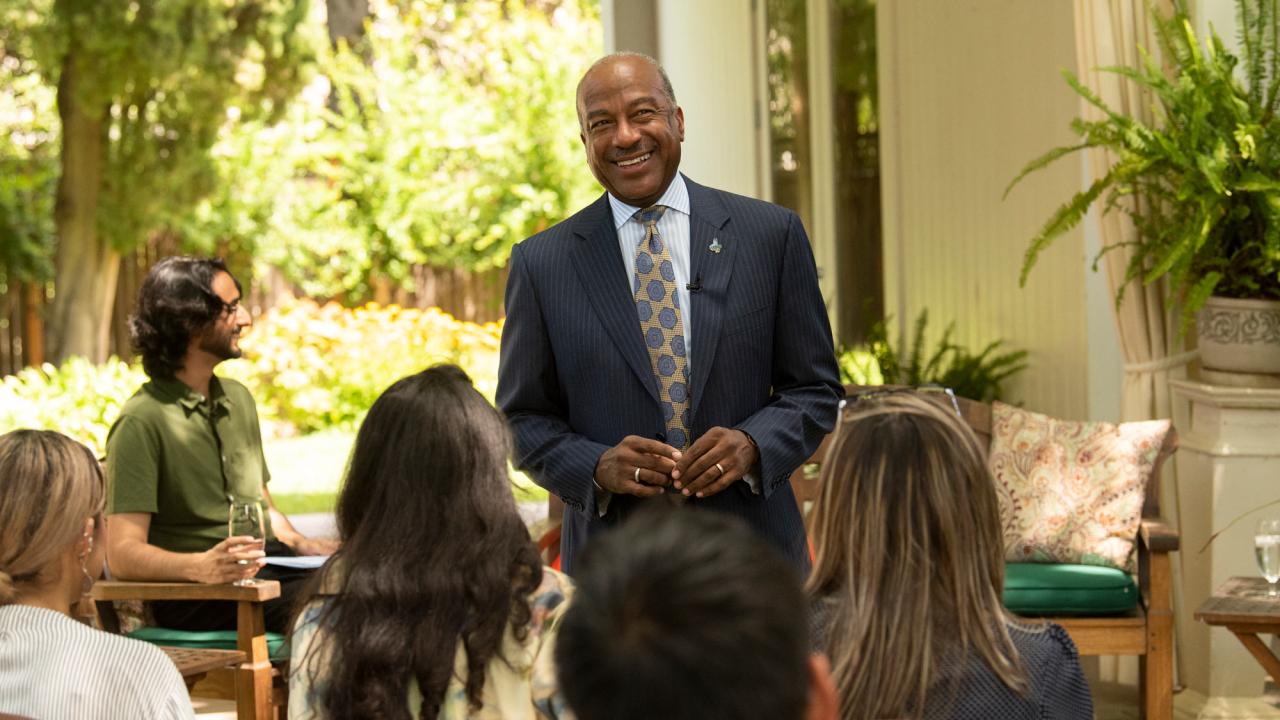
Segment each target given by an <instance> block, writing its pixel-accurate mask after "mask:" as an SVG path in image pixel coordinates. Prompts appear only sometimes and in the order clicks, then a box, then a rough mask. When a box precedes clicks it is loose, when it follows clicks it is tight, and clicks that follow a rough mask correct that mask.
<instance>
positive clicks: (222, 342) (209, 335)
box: [200, 330, 244, 360]
mask: <svg viewBox="0 0 1280 720" xmlns="http://www.w3.org/2000/svg"><path fill="white" fill-rule="evenodd" d="M235 338H236V334H235V331H233V330H221V331H212V332H206V333H205V334H204V337H203V338H201V339H200V349H201V350H203V351H205V352H207V353H209V354H210V355H212V356H214V357H216V358H218V359H219V360H233V359H235V358H238V357H241V356H242V355H244V352H243V351H241V350H240V347H239V346H238V345H236V344H235Z"/></svg>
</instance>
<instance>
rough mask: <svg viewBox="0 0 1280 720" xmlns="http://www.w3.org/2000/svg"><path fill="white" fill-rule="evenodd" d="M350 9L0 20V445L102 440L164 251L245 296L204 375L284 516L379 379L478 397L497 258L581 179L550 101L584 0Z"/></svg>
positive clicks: (577, 33)
mask: <svg viewBox="0 0 1280 720" xmlns="http://www.w3.org/2000/svg"><path fill="white" fill-rule="evenodd" d="M365 5H366V4H365V3H363V2H350V1H342V0H330V1H329V2H310V3H308V2H304V1H302V0H267V1H264V2H260V3H254V4H244V5H240V6H236V5H234V4H229V3H225V2H219V1H217V0H170V1H167V2H164V3H132V4H129V5H127V6H122V5H120V4H117V3H54V2H53V1H52V0H19V1H18V2H10V3H6V4H5V5H4V7H3V9H0V136H2V137H3V138H4V141H3V142H0V375H5V377H3V379H2V380H0V432H4V431H7V430H10V429H13V428H16V427H49V428H55V429H59V430H62V431H64V432H67V433H69V434H72V435H74V436H76V437H77V438H78V439H80V440H82V441H84V442H86V443H87V444H89V445H90V446H91V447H93V448H94V449H95V450H97V451H99V452H101V451H102V449H103V445H104V442H105V439H106V434H107V431H108V429H109V428H110V424H111V422H112V421H113V420H114V418H115V416H116V414H117V413H118V411H119V408H120V406H121V404H122V403H123V402H124V401H125V400H126V399H127V398H128V397H129V396H130V395H131V394H132V393H133V392H134V391H135V390H136V389H137V388H138V387H139V385H141V384H142V383H143V382H145V380H146V378H145V375H144V374H143V373H142V371H141V368H140V367H139V366H138V364H136V362H134V361H133V359H132V354H131V352H130V350H129V348H128V343H127V332H126V330H125V328H126V325H125V323H126V319H127V315H128V312H129V311H130V309H131V304H132V298H133V296H135V295H136V288H137V283H138V281H139V280H140V278H141V277H142V275H144V274H145V271H146V268H147V267H149V266H150V265H151V264H153V263H154V262H155V261H156V260H157V259H159V258H160V257H162V256H164V255H168V254H174V253H197V254H214V255H218V256H221V257H224V258H226V259H227V260H228V262H229V264H230V266H231V268H232V270H233V271H234V272H235V273H236V274H237V275H238V277H239V278H240V279H241V280H242V282H243V283H244V284H245V295H246V299H247V303H248V304H250V305H252V306H253V310H254V319H255V327H254V328H253V329H252V330H251V331H250V333H249V334H248V335H247V336H246V338H245V340H244V343H243V345H244V348H245V351H246V354H245V357H244V359H241V360H235V361H230V362H227V363H225V364H224V365H223V366H221V368H220V369H219V372H220V373H221V374H224V375H226V376H230V377H235V378H237V379H240V380H242V381H243V382H245V383H246V384H247V385H248V386H249V387H250V389H251V391H252V392H253V395H254V397H255V398H256V399H257V401H258V405H259V412H260V413H261V415H262V419H263V427H264V433H265V434H266V435H267V436H268V437H267V441H268V446H267V447H268V450H267V452H268V455H269V458H268V460H269V463H270V466H271V469H272V473H273V481H272V489H273V495H274V496H275V498H276V500H277V502H278V504H279V505H280V506H281V508H282V509H284V510H286V511H288V512H305V511H313V510H326V509H329V508H330V507H331V506H332V501H333V492H334V490H335V489H336V487H337V484H338V482H339V481H340V477H341V473H342V470H343V467H344V465H345V462H346V459H347V454H348V452H349V450H350V445H351V442H352V439H353V437H354V431H355V428H356V427H357V426H358V425H359V422H360V420H361V418H362V417H363V414H364V412H365V411H366V409H367V408H368V407H369V405H370V404H371V403H372V401H373V400H374V398H376V397H377V395H378V394H379V393H380V392H381V390H382V389H384V388H385V387H386V386H387V385H388V384H390V383H391V382H392V381H394V380H395V379H397V378H399V377H402V376H404V375H406V374H408V373H411V372H414V371H416V370H419V369H421V368H423V367H425V366H426V365H429V364H431V363H434V362H441V361H449V362H456V363H458V364H459V365H461V366H462V367H463V368H465V369H466V370H467V371H468V372H469V373H470V374H471V376H472V378H473V379H474V380H475V382H476V385H477V386H478V387H479V388H480V390H481V392H483V393H485V394H486V395H487V396H489V397H490V398H492V396H493V392H494V388H495V384H496V379H497V364H498V339H499V335H500V332H501V327H500V324H499V322H498V320H499V318H500V316H501V291H502V280H503V274H502V268H503V266H505V264H506V261H507V257H508V254H509V252H510V248H511V246H512V245H513V244H514V243H515V242H518V241H519V240H521V239H523V238H524V237H526V236H528V235H530V234H532V233H534V232H537V231H538V230H540V229H542V228H545V227H547V226H549V225H551V224H553V223H555V222H557V221H559V220H560V219H562V218H564V217H566V216H568V215H569V214H570V213H571V212H573V211H574V210H576V209H577V208H578V207H581V206H582V205H584V204H585V203H586V202H588V201H589V200H590V199H591V198H593V197H594V195H595V193H597V192H598V191H599V190H598V186H596V184H595V181H594V180H593V179H592V178H591V176H590V174H589V172H588V170H587V169H586V166H585V163H584V162H583V160H582V154H581V149H580V146H579V144H578V138H577V125H576V120H575V111H574V105H573V88H574V86H575V83H576V81H577V78H578V76H579V75H580V74H581V73H582V72H583V70H585V68H586V67H587V65H589V64H590V62H592V61H593V60H594V59H595V58H596V57H597V56H598V55H599V54H600V52H601V47H602V39H601V27H600V19H599V9H598V6H597V3H596V2H594V1H593V0H545V1H540V2H503V1H500V0H462V1H460V2H459V1H457V0H414V1H413V2H408V1H401V2H396V1H394V0H374V1H373V2H369V3H367V7H365ZM24 368H25V369H24ZM515 480H516V483H517V486H518V487H524V488H525V489H522V490H518V491H517V494H518V496H521V497H523V498H525V499H537V498H540V497H545V494H543V493H542V491H540V490H538V489H536V488H534V487H533V486H532V485H531V484H530V483H528V481H527V480H525V479H524V478H523V476H519V475H516V476H515Z"/></svg>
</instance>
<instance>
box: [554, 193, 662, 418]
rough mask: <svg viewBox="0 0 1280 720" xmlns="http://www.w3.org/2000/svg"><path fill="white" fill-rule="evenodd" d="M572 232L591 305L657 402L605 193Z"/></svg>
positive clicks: (576, 263)
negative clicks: (576, 239)
mask: <svg viewBox="0 0 1280 720" xmlns="http://www.w3.org/2000/svg"><path fill="white" fill-rule="evenodd" d="M574 233H575V234H577V236H578V244H577V247H575V248H574V249H573V252H572V253H571V257H572V258H573V266H574V269H575V270H576V271H577V273H578V279H579V280H580V281H581V282H582V287H583V288H584V289H585V290H586V292H587V297H588V298H589V299H590V301H591V306H592V307H593V308H595V311H596V313H597V314H598V315H599V316H600V322H601V323H603V324H604V327H605V330H606V331H608V333H609V337H610V338H611V339H612V340H613V344H614V345H616V346H617V347H618V352H620V353H622V357H623V358H625V359H626V361H627V364H628V365H630V366H631V369H632V371H634V372H635V374H636V376H637V377H639V378H640V382H641V384H643V385H644V387H645V389H646V390H648V391H649V394H650V395H651V396H652V397H653V400H654V402H657V401H658V387H657V381H656V380H655V379H654V377H653V367H652V365H651V361H650V359H649V351H648V350H646V349H645V347H644V340H643V336H642V333H641V331H640V319H639V317H637V316H636V304H635V297H634V296H632V294H631V293H630V292H628V290H629V288H630V287H631V281H630V280H629V279H628V278H627V271H626V266H625V265H623V263H622V252H621V250H619V249H618V232H617V230H616V229H615V228H614V226H613V213H612V211H611V210H610V208H609V198H608V196H607V195H601V196H600V199H599V200H597V201H596V202H595V203H593V204H592V205H590V206H589V207H588V208H587V209H586V210H584V211H583V213H582V214H581V215H580V216H579V218H578V220H577V224H576V226H575V227H574Z"/></svg>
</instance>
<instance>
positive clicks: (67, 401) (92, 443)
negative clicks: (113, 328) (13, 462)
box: [0, 357, 147, 457]
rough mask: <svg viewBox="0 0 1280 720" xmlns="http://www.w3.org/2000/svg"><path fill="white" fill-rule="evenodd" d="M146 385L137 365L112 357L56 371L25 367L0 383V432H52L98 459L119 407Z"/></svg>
mask: <svg viewBox="0 0 1280 720" xmlns="http://www.w3.org/2000/svg"><path fill="white" fill-rule="evenodd" d="M146 381H147V376H146V374H144V373H143V372H142V368H141V367H140V366H137V365H130V364H128V363H126V362H124V361H123V360H119V359H117V358H111V359H109V360H107V362H105V363H103V364H101V365H94V364H93V363H91V362H89V361H88V360H85V359H84V358H79V357H75V358H71V359H70V360H68V361H66V362H65V363H63V364H62V367H56V368H55V367H54V366H53V365H50V364H48V363H45V364H44V365H42V366H41V367H38V368H34V367H30V368H27V369H25V370H23V371H22V372H20V373H18V374H17V375H9V376H8V377H5V378H0V433H6V432H9V431H10V430H16V429H18V428H40V429H48V430H57V431H58V432H61V433H63V434H66V435H68V436H70V437H73V438H75V439H76V440H79V441H80V442H82V443H84V444H85V445H88V446H89V447H90V448H91V449H92V450H93V451H94V452H95V453H96V454H97V455H98V456H99V457H101V456H102V453H103V450H104V449H105V447H106V443H107V431H108V430H110V429H111V423H112V422H114V421H115V419H116V416H117V415H119V414H120V407H121V406H122V405H124V403H125V401H126V400H128V399H129V398H130V397H131V396H132V395H133V393H134V392H135V391H137V389H138V387H139V386H140V385H142V383H144V382H146Z"/></svg>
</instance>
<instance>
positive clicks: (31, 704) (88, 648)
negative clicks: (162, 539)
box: [0, 430, 194, 720]
mask: <svg viewBox="0 0 1280 720" xmlns="http://www.w3.org/2000/svg"><path fill="white" fill-rule="evenodd" d="M104 494H105V488H104V485H103V479H102V470H101V468H99V466H98V462H97V460H95V459H94V457H93V453H91V452H90V451H89V449H88V448H86V447H85V446H83V445H81V444H80V443H78V442H76V441H75V440H72V439H71V438H68V437H66V436H65V435H61V434H59V433H56V432H52V431H48V430H15V431H13V432H10V433H7V434H5V435H3V436H0V713H4V714H9V715H17V716H19V717H33V718H65V719H67V720H75V719H77V718H86V719H88V718H93V719H94V720H97V719H99V718H106V719H111V718H121V719H122V720H123V719H125V718H130V719H131V718H191V717H194V716H193V713H192V709H191V700H190V698H189V697H188V695H187V689H186V686H185V685H184V684H183V682H182V677H181V676H180V675H179V674H178V670H177V668H175V667H174V665H173V663H172V662H170V661H169V659H168V658H167V657H165V655H164V653H163V652H161V651H160V650H159V649H157V648H155V647H153V646H151V645H148V644H146V643H143V642H139V641H137V640H130V639H128V638H123V637H119V636H116V635H110V634H108V633H104V632H101V631H99V630H95V629H93V628H92V627H90V626H88V625H86V624H84V623H81V622H80V621H78V620H76V619H74V618H73V617H72V614H71V613H72V608H73V607H75V606H76V605H77V604H78V603H79V601H80V600H81V599H83V598H84V597H85V596H86V595H88V593H89V590H90V589H91V588H92V587H93V582H94V580H95V579H96V578H97V577H98V576H99V575H100V574H101V572H102V547H103V538H102V514H101V513H102V508H103V502H104V500H103V498H104Z"/></svg>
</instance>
